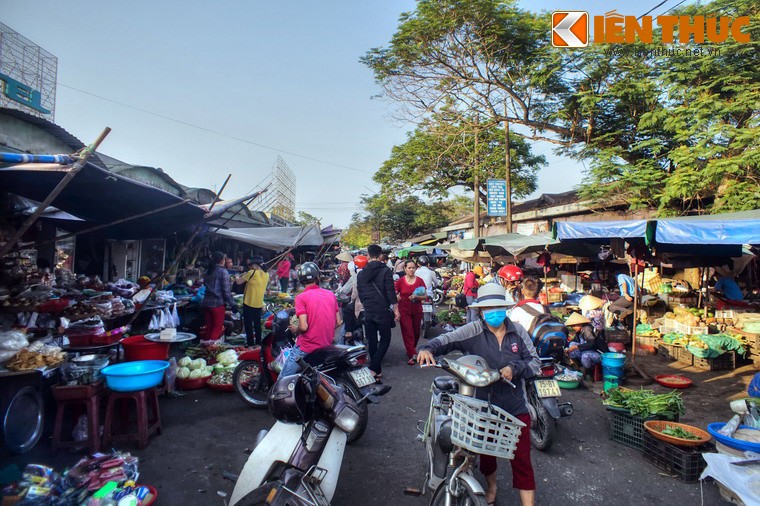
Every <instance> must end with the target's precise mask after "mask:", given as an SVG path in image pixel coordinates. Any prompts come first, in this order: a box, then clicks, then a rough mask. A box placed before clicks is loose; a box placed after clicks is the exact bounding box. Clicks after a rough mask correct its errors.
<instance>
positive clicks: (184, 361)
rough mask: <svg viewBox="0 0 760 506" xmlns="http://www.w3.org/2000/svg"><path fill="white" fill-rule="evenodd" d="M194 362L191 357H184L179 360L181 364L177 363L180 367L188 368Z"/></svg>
mask: <svg viewBox="0 0 760 506" xmlns="http://www.w3.org/2000/svg"><path fill="white" fill-rule="evenodd" d="M192 361H193V359H192V358H190V357H182V358H181V359H179V362H177V365H178V366H180V367H188V366H189V365H190V362H192Z"/></svg>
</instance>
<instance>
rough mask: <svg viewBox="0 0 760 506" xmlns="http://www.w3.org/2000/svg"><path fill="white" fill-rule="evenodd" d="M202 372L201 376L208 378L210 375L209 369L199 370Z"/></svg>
mask: <svg viewBox="0 0 760 506" xmlns="http://www.w3.org/2000/svg"><path fill="white" fill-rule="evenodd" d="M201 372H202V373H203V374H201V378H210V377H211V371H209V370H207V369H203V370H202V371H201Z"/></svg>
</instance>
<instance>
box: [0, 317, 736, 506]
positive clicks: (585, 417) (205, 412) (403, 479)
mask: <svg viewBox="0 0 760 506" xmlns="http://www.w3.org/2000/svg"><path fill="white" fill-rule="evenodd" d="M386 361H387V365H386V366H384V371H383V374H384V376H385V381H386V383H388V384H391V385H392V386H393V390H392V391H391V392H390V393H389V394H388V395H386V396H385V397H384V398H383V400H382V403H381V404H379V405H374V406H372V407H371V413H370V424H369V428H368V430H367V433H366V434H365V435H364V437H363V438H362V439H361V440H359V441H358V442H357V443H356V444H354V445H352V446H350V447H348V449H347V451H346V454H345V457H344V461H343V467H342V469H341V476H340V482H339V484H338V492H337V494H336V497H335V498H334V500H333V504H335V505H342V506H354V505H362V506H369V505H389V504H393V505H394V506H402V505H414V506H421V505H424V504H427V502H428V501H429V497H430V496H429V495H428V496H426V497H411V496H406V495H404V494H403V491H404V489H405V488H406V487H421V486H422V482H423V479H424V475H425V470H424V452H423V447H422V444H421V443H418V442H417V441H416V435H417V430H416V428H415V427H416V424H417V421H418V420H419V419H422V418H424V417H425V416H426V409H427V406H428V402H429V390H428V389H429V385H430V382H431V379H432V378H433V377H434V376H435V375H436V374H437V373H438V374H439V373H440V371H436V370H431V369H419V368H417V367H410V366H408V365H407V364H406V358H405V355H404V351H403V347H402V345H401V336H400V335H399V333H398V329H395V330H394V336H393V343H392V345H391V349H390V351H389V353H388V356H387V357H386ZM563 395H564V396H565V397H566V398H567V399H568V400H570V401H572V402H573V404H574V405H575V408H576V411H575V414H574V415H573V416H572V417H571V418H566V419H564V420H562V421H561V422H560V427H559V430H558V438H557V441H556V443H555V445H554V446H553V447H552V449H551V450H550V451H548V452H547V453H540V452H535V451H534V452H533V463H534V467H535V471H536V479H537V484H538V492H537V497H538V504H540V505H556V506H567V505H569V504H594V505H595V504H600V505H601V504H605V505H628V504H630V505H638V504H663V505H665V504H666V505H678V504H695V505H696V504H709V505H715V504H720V503H721V499H720V496H719V494H718V491H717V488H716V486H715V484H713V483H706V484H705V485H704V490H703V499H701V498H700V485H699V484H698V483H697V484H683V483H681V482H679V481H678V480H676V479H674V478H670V477H667V476H663V475H661V474H660V473H659V472H658V470H657V469H656V468H654V467H653V466H652V465H650V464H649V463H647V462H645V461H644V460H643V459H642V457H641V454H640V452H638V451H636V450H633V449H630V448H627V447H625V446H622V445H620V444H618V443H615V442H612V441H610V440H609V439H608V419H607V414H606V412H605V410H604V408H603V407H602V406H601V403H600V402H599V400H598V395H597V394H595V393H594V392H592V391H591V390H587V389H584V388H581V389H577V390H570V391H563ZM161 414H162V421H163V428H164V431H163V434H162V435H160V436H158V437H154V438H153V439H152V441H151V443H150V446H149V447H148V448H147V449H146V450H144V451H136V450H134V451H133V453H134V454H136V455H139V456H140V459H141V462H140V471H141V475H142V480H143V481H144V482H145V483H151V484H153V485H154V486H156V487H157V489H158V490H159V493H160V498H161V499H160V504H169V505H188V506H190V505H222V504H224V499H223V498H222V497H221V495H222V494H226V495H227V497H229V494H230V493H231V492H232V488H233V484H232V483H231V482H230V481H227V480H224V479H223V478H222V473H223V472H224V471H230V472H233V473H238V472H239V471H240V470H241V469H242V467H243V464H244V463H245V461H246V459H247V458H248V455H247V453H246V452H245V450H246V449H247V448H250V446H251V444H252V441H253V438H254V437H255V434H256V433H257V432H258V431H259V430H260V429H263V428H268V427H270V426H271V425H272V419H271V417H270V416H269V414H268V413H267V412H266V411H257V410H253V409H251V408H248V407H246V406H244V405H243V404H242V402H241V401H240V400H239V399H238V398H237V397H236V396H235V395H234V394H223V393H216V392H212V391H210V390H202V391H195V392H188V393H186V395H185V396H184V397H181V398H164V399H162V400H161ZM77 458H78V456H77V455H74V454H67V453H65V452H63V453H59V454H58V456H57V457H56V458H52V457H50V456H49V455H48V453H47V451H46V445H39V446H38V448H36V449H35V450H34V451H33V452H31V453H29V454H26V455H24V456H21V457H14V458H12V459H9V460H11V461H13V462H16V463H18V464H19V465H23V464H24V463H26V462H44V463H49V464H53V465H55V466H57V467H58V468H59V469H61V468H64V467H65V466H67V465H71V464H73V463H74V462H75V461H76V460H77ZM0 460H6V455H3V459H0ZM498 472H499V483H500V492H499V498H498V501H497V504H500V505H507V504H517V503H518V502H517V495H516V493H515V492H514V491H513V490H512V489H511V477H510V469H509V465H508V464H502V465H500V468H499V471H498ZM220 493H221V494H220ZM702 500H703V501H704V502H702Z"/></svg>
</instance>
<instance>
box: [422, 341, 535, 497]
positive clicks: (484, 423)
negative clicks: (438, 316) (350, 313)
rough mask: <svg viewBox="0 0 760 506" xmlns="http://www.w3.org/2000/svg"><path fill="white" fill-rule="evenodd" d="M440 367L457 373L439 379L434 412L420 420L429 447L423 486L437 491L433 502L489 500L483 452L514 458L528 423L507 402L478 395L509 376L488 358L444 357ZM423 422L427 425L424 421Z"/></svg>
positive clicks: (432, 404)
mask: <svg viewBox="0 0 760 506" xmlns="http://www.w3.org/2000/svg"><path fill="white" fill-rule="evenodd" d="M436 367H439V368H441V369H443V370H445V371H446V372H448V373H449V374H451V375H452V376H454V377H453V378H451V377H448V376H439V377H437V378H435V379H434V380H433V385H432V387H431V391H432V395H431V398H430V412H429V414H428V418H427V420H425V421H423V420H420V422H419V423H418V425H417V430H418V431H419V435H418V436H417V439H418V440H419V441H421V442H423V443H424V444H425V448H426V450H427V472H426V476H425V485H424V486H423V491H424V490H427V489H430V490H432V491H434V492H433V496H432V498H431V500H430V504H431V506H440V505H444V504H445V505H446V506H458V505H474V506H485V505H486V504H487V503H486V499H485V491H484V490H483V487H482V486H481V484H480V482H478V480H477V479H476V478H475V476H474V475H473V469H474V467H475V459H476V458H477V454H486V455H493V456H496V457H500V458H506V459H512V458H514V451H515V448H517V440H518V438H519V436H520V431H521V429H522V427H524V426H525V424H523V423H522V422H521V421H520V420H518V419H517V418H515V417H513V416H512V415H510V414H509V413H507V412H506V411H504V410H502V409H501V408H499V407H497V406H494V405H492V404H491V403H489V402H486V401H482V400H479V399H476V398H475V389H476V388H483V387H486V386H488V385H491V384H493V383H496V382H497V381H506V380H503V379H502V377H501V374H500V373H499V371H497V370H495V369H490V368H489V367H488V365H487V364H486V361H485V360H484V359H483V358H481V357H479V356H477V355H467V356H464V357H460V358H458V359H457V360H450V359H446V358H443V359H441V360H440V361H439V362H438V364H437V365H436ZM508 383H510V384H512V383H511V382H508ZM512 386H513V387H514V385H512ZM421 424H424V425H423V426H422V427H420V425H421ZM423 493H424V492H423Z"/></svg>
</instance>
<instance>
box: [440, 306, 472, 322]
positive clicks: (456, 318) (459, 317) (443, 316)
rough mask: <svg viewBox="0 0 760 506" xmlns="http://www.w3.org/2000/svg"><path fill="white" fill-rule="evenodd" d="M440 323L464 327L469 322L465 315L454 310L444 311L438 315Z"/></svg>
mask: <svg viewBox="0 0 760 506" xmlns="http://www.w3.org/2000/svg"><path fill="white" fill-rule="evenodd" d="M437 318H438V321H439V322H441V323H449V324H451V325H464V324H465V323H466V322H467V317H466V315H465V314H464V313H462V312H460V311H457V310H453V311H448V310H445V309H444V310H443V311H441V312H439V313H438V315H437Z"/></svg>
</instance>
